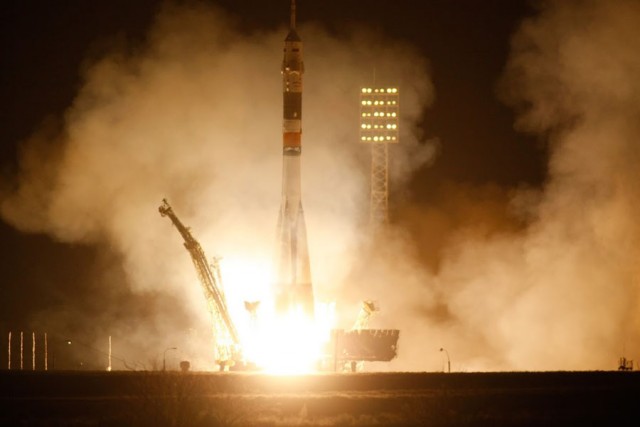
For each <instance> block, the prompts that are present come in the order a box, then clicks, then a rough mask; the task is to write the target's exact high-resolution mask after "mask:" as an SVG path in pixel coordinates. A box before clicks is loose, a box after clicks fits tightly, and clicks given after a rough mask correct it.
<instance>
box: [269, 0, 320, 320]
mask: <svg viewBox="0 0 640 427" xmlns="http://www.w3.org/2000/svg"><path fill="white" fill-rule="evenodd" d="M281 71H282V95H283V109H282V204H281V206H280V214H279V216H278V244H279V248H278V250H279V258H278V259H277V263H278V270H277V273H278V276H277V279H276V280H277V282H276V289H275V291H276V310H277V311H278V312H280V313H285V312H288V311H290V310H302V311H303V313H304V314H306V315H307V316H309V317H313V312H314V300H313V288H312V286H311V267H310V265H309V248H308V246H307V230H306V227H305V222H304V213H303V210H302V197H301V187H300V159H301V155H302V138H301V137H302V73H303V72H304V65H303V63H302V39H300V36H299V35H298V33H297V32H296V2H295V0H292V1H291V23H290V28H289V33H288V34H287V37H286V38H285V40H284V58H283V60H282V68H281Z"/></svg>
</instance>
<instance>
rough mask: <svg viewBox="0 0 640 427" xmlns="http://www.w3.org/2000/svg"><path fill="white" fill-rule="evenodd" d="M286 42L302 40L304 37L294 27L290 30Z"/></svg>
mask: <svg viewBox="0 0 640 427" xmlns="http://www.w3.org/2000/svg"><path fill="white" fill-rule="evenodd" d="M284 41H286V42H300V41H302V39H301V38H300V36H299V35H298V32H297V31H296V30H295V29H294V28H292V29H290V30H289V34H287V38H285V39H284Z"/></svg>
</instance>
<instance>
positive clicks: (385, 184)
mask: <svg viewBox="0 0 640 427" xmlns="http://www.w3.org/2000/svg"><path fill="white" fill-rule="evenodd" d="M399 99H400V97H399V93H398V88H396V87H377V88H375V87H363V88H361V89H360V142H362V143H364V144H371V196H370V197H371V211H370V221H371V224H372V225H374V226H375V225H380V224H385V223H387V222H388V219H389V190H388V189H389V171H388V168H389V147H388V144H397V143H398V142H400V138H399V132H398V128H399V126H398V121H399V117H400V114H399V104H400V103H399Z"/></svg>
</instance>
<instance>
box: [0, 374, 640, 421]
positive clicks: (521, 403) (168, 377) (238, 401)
mask: <svg viewBox="0 0 640 427" xmlns="http://www.w3.org/2000/svg"><path fill="white" fill-rule="evenodd" d="M0 390H1V395H0V409H1V410H0V426H18V425H20V426H52V425H54V426H58V425H60V426H370V425H384V426H412V425H430V426H496V425H499V426H539V425H545V426H548V425H562V426H563V427H566V426H571V425H613V424H616V425H637V422H638V421H639V420H640V416H639V415H638V409H637V406H636V404H637V400H638V396H640V373H638V372H547V373H453V374H444V373H376V374H368V373H358V374H318V375H309V376H296V377H279V376H269V375H263V374H247V373H186V374H185V373H178V372H166V373H163V372H110V373H109V372H29V371H22V372H21V371H3V372H2V373H1V374H0Z"/></svg>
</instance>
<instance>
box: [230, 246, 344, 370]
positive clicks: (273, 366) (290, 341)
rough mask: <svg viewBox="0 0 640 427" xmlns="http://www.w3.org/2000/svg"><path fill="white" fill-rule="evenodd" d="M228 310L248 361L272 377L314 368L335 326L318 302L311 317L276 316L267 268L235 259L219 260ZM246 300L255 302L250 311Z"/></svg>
mask: <svg viewBox="0 0 640 427" xmlns="http://www.w3.org/2000/svg"><path fill="white" fill-rule="evenodd" d="M221 269H222V276H223V282H224V292H225V294H226V298H227V301H228V303H229V312H230V315H231V317H232V319H233V322H234V324H235V325H236V327H237V329H238V332H239V334H240V340H241V347H242V353H243V355H244V357H245V359H246V361H247V362H250V363H252V364H255V365H256V366H257V367H258V368H259V369H261V370H262V371H263V372H266V373H269V374H276V375H280V374H282V375H288V374H306V373H311V372H315V371H317V370H318V367H319V364H320V362H321V361H322V358H323V357H324V356H326V355H325V353H326V351H325V350H326V347H327V344H328V342H329V340H330V338H331V330H332V329H333V328H334V324H335V305H334V304H332V303H331V304H324V303H317V304H316V306H315V318H314V319H312V318H310V317H309V316H307V315H306V314H305V313H304V312H303V311H302V310H291V311H290V312H288V313H277V312H276V311H275V308H274V307H275V304H274V299H273V294H272V290H271V282H272V275H271V272H272V270H271V264H270V263H269V262H267V261H265V260H260V259H248V258H244V259H242V258H240V257H237V258H236V257H229V258H225V259H224V260H223V261H222V262H221ZM245 301H250V302H254V301H259V302H260V303H259V305H258V306H257V309H256V310H255V312H254V313H250V312H249V311H247V310H246V306H245Z"/></svg>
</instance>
